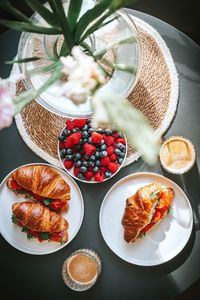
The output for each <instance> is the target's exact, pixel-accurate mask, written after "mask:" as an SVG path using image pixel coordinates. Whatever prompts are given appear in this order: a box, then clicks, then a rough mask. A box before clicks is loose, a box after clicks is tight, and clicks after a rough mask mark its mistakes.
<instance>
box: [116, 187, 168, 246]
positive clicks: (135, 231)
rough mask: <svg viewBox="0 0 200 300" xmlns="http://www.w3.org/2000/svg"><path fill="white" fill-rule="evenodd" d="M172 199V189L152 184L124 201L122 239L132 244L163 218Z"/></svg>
mask: <svg viewBox="0 0 200 300" xmlns="http://www.w3.org/2000/svg"><path fill="white" fill-rule="evenodd" d="M173 198H174V190H173V189H172V188H166V187H163V186H162V185H161V184H159V183H152V184H149V185H147V186H144V187H142V188H140V189H139V190H138V191H137V192H136V193H135V194H134V195H133V196H131V197H129V198H128V199H127V200H126V207H125V210H124V214H123V217H122V221H121V223H122V225H123V227H124V239H125V241H126V242H128V243H130V242H134V241H135V240H136V239H137V238H138V237H141V236H143V235H144V234H145V233H146V232H147V231H148V230H150V229H151V228H153V227H154V226H155V225H156V224H158V222H159V221H161V219H163V218H164V217H165V215H166V214H167V212H168V211H169V208H170V206H171V203H172V200H173Z"/></svg>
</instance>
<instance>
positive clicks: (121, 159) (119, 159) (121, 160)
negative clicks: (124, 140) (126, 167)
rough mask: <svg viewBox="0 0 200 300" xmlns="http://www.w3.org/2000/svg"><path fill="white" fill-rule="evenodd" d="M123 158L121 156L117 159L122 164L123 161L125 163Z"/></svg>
mask: <svg viewBox="0 0 200 300" xmlns="http://www.w3.org/2000/svg"><path fill="white" fill-rule="evenodd" d="M123 161H124V160H123V158H121V157H119V158H118V159H117V162H118V163H119V164H120V165H121V164H122V163H123Z"/></svg>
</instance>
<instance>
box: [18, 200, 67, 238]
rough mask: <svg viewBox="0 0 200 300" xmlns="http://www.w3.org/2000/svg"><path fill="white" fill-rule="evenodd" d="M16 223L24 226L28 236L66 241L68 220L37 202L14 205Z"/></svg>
mask: <svg viewBox="0 0 200 300" xmlns="http://www.w3.org/2000/svg"><path fill="white" fill-rule="evenodd" d="M12 212H13V217H12V220H13V222H14V223H15V224H17V225H19V226H22V231H25V232H27V234H28V235H27V236H29V237H30V236H31V237H37V238H38V239H39V240H40V241H41V240H44V239H45V240H51V241H56V242H66V241H67V240H68V222H67V221H66V220H65V219H64V218H63V216H62V215H60V214H58V213H57V212H55V211H52V210H50V209H49V208H48V207H46V206H44V205H43V204H41V203H37V202H28V201H27V202H18V203H14V204H13V205H12Z"/></svg>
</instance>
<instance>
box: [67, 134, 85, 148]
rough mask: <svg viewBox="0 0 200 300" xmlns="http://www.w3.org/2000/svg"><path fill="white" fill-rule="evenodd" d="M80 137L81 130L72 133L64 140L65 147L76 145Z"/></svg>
mask: <svg viewBox="0 0 200 300" xmlns="http://www.w3.org/2000/svg"><path fill="white" fill-rule="evenodd" d="M81 137H82V133H81V132H76V133H72V134H71V135H70V136H68V138H67V139H66V142H65V146H66V148H72V147H73V146H74V145H77V144H78V143H79V142H80V139H81Z"/></svg>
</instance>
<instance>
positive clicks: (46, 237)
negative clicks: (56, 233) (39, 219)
mask: <svg viewBox="0 0 200 300" xmlns="http://www.w3.org/2000/svg"><path fill="white" fill-rule="evenodd" d="M39 237H40V238H41V239H42V240H49V239H50V234H49V233H48V232H39Z"/></svg>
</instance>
